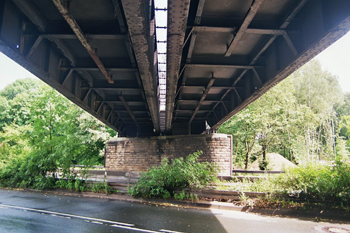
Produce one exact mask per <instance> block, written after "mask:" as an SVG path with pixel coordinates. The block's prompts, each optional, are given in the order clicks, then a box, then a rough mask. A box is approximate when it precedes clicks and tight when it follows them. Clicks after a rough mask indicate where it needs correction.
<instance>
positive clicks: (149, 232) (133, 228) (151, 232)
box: [111, 225, 160, 233]
mask: <svg viewBox="0 0 350 233" xmlns="http://www.w3.org/2000/svg"><path fill="white" fill-rule="evenodd" d="M111 227H118V228H123V229H129V230H134V231H140V232H148V233H160V231H151V230H144V229H141V228H136V227H127V226H120V225H111Z"/></svg>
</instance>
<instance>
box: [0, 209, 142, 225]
mask: <svg viewBox="0 0 350 233" xmlns="http://www.w3.org/2000/svg"><path fill="white" fill-rule="evenodd" d="M0 207H5V208H10V209H17V210H24V211H32V212H37V213H45V214H49V215H56V216H57V217H71V218H78V219H83V220H90V221H97V222H103V223H111V224H116V225H122V226H129V227H132V226H135V225H134V224H129V223H122V222H115V221H109V220H104V219H98V218H90V217H85V216H79V215H74V214H66V213H60V212H54V211H47V210H40V209H32V208H26V207H21V206H12V205H3V204H0Z"/></svg>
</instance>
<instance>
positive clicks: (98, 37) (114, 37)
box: [24, 34, 127, 40]
mask: <svg viewBox="0 0 350 233" xmlns="http://www.w3.org/2000/svg"><path fill="white" fill-rule="evenodd" d="M24 36H32V35H30V34H26V35H24ZM40 36H41V37H43V38H49V39H63V40H77V39H79V38H78V36H77V35H76V34H40ZM86 38H87V39H88V40H89V39H91V40H125V39H126V38H127V35H123V34H120V35H116V34H114V35H113V34H88V35H86Z"/></svg>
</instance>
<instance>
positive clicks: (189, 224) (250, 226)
mask: <svg viewBox="0 0 350 233" xmlns="http://www.w3.org/2000/svg"><path fill="white" fill-rule="evenodd" d="M324 227H328V232H350V225H349V224H348V225H346V224H332V223H318V222H313V221H303V220H298V219H288V218H278V217H263V216H258V215H255V214H250V213H242V212H237V211H224V210H198V209H185V208H181V207H164V206H151V205H148V204H140V203H132V202H123V201H115V200H107V199H97V198H85V197H84V198H83V197H74V196H63V195H53V194H45V193H42V192H27V191H13V190H4V189H0V232H16V233H17V232H35V233H38V232H50V233H53V232H172V233H174V232H200V233H202V232H215V233H220V232H239V233H245V232H249V233H251V232H259V233H264V232H269V233H274V232H276V233H277V232H278V233H280V232H307V233H310V232H327V231H325V230H322V228H323V229H326V228H324Z"/></svg>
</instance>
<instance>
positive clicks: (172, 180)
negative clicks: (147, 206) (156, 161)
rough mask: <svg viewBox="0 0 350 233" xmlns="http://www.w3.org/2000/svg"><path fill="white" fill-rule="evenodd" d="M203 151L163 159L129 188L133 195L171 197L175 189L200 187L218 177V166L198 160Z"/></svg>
mask: <svg viewBox="0 0 350 233" xmlns="http://www.w3.org/2000/svg"><path fill="white" fill-rule="evenodd" d="M201 154H202V152H201V151H198V152H195V153H193V154H191V155H189V156H187V157H186V159H183V158H177V159H173V160H172V161H171V162H169V160H168V159H166V158H165V159H163V161H162V163H161V165H160V166H158V167H153V168H151V169H149V170H148V171H147V172H146V173H143V174H142V175H141V178H140V180H139V181H138V182H137V183H136V184H135V185H134V186H133V187H132V188H130V189H129V194H130V195H132V196H142V197H162V198H169V197H171V196H173V195H174V191H175V190H183V189H185V188H192V189H194V188H200V187H202V186H206V185H208V184H209V183H210V182H213V181H214V180H215V179H216V175H217V168H216V167H215V166H214V164H212V163H208V162H202V163H201V162H198V157H199V156H200V155H201Z"/></svg>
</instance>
